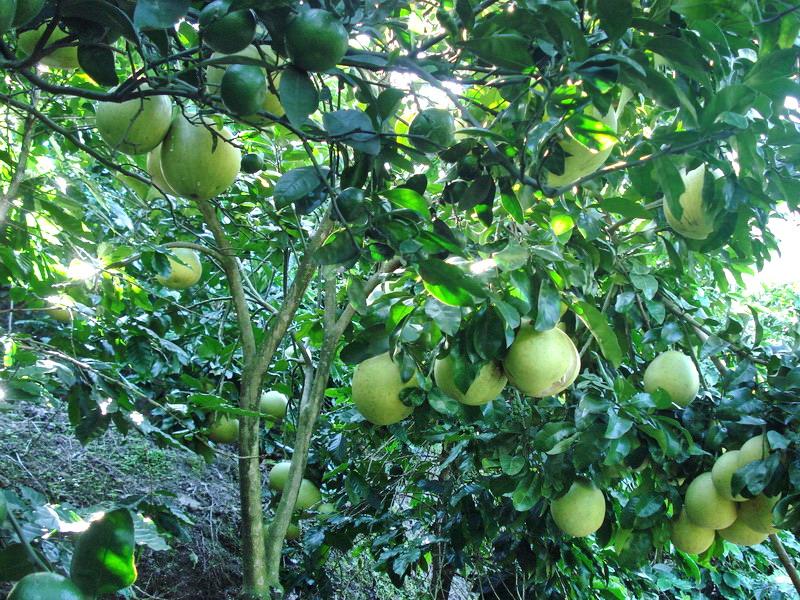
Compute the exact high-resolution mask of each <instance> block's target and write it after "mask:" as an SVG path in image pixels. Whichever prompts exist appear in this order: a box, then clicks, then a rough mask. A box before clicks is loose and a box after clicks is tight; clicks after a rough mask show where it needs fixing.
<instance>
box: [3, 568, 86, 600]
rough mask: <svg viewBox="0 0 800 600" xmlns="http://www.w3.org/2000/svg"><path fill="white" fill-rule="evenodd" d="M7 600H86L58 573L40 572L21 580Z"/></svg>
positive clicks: (76, 588) (73, 585) (72, 584)
mask: <svg viewBox="0 0 800 600" xmlns="http://www.w3.org/2000/svg"><path fill="white" fill-rule="evenodd" d="M7 600H86V598H85V596H84V595H83V594H82V593H81V591H80V590H79V589H78V587H77V586H76V585H75V584H74V583H72V581H71V580H69V579H67V578H66V577H63V576H61V575H59V574H57V573H50V572H47V571H40V572H39V573H31V574H30V575H26V576H25V577H23V578H22V579H20V580H19V581H18V582H17V584H16V585H15V586H14V587H13V588H12V589H11V593H10V594H9V595H8V598H7Z"/></svg>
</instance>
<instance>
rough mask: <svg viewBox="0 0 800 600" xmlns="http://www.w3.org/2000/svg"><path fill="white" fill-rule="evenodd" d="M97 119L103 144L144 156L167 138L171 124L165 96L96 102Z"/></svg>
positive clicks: (168, 100)
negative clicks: (117, 101)
mask: <svg viewBox="0 0 800 600" xmlns="http://www.w3.org/2000/svg"><path fill="white" fill-rule="evenodd" d="M142 89H147V88H146V87H142ZM96 119H97V130H98V131H99V132H100V135H101V136H102V138H103V140H104V141H105V142H106V144H108V145H109V146H111V147H112V148H114V149H115V150H119V151H120V152H124V153H125V154H144V153H145V152H150V150H152V149H153V148H155V147H156V146H158V145H159V144H160V143H161V141H162V140H163V139H164V136H166V135H167V131H168V130H169V126H170V123H171V122H172V102H171V101H170V99H169V97H168V96H146V97H145V98H135V99H133V100H127V101H126V102H119V103H116V102H99V103H98V104H97V110H96Z"/></svg>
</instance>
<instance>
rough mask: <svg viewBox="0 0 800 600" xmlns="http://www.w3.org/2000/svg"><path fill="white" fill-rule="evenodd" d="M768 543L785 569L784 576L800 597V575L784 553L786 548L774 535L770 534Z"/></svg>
mask: <svg viewBox="0 0 800 600" xmlns="http://www.w3.org/2000/svg"><path fill="white" fill-rule="evenodd" d="M769 541H770V543H771V544H772V549H773V550H775V554H777V555H778V558H779V559H780V561H781V563H782V564H783V568H784V569H786V574H787V575H788V576H789V579H791V580H792V583H793V584H794V589H795V590H797V593H798V595H800V575H799V574H798V573H797V569H796V568H795V566H794V563H793V562H792V559H791V558H790V557H789V555H788V554H787V553H786V548H784V547H783V544H782V543H781V540H780V538H778V536H777V535H775V534H774V533H773V534H770V536H769Z"/></svg>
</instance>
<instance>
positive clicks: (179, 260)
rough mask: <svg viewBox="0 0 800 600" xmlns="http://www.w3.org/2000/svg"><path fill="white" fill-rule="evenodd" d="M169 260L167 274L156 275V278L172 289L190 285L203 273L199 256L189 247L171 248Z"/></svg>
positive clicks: (198, 279)
mask: <svg viewBox="0 0 800 600" xmlns="http://www.w3.org/2000/svg"><path fill="white" fill-rule="evenodd" d="M170 251H171V253H172V256H170V257H168V260H169V275H167V276H166V277H165V276H164V275H161V274H159V275H156V280H157V281H158V282H159V283H160V284H161V285H164V286H166V287H168V288H172V289H173V290H183V289H186V288H188V287H192V286H193V285H194V284H195V283H197V282H198V281H200V277H202V275H203V265H202V264H201V263H200V256H199V255H198V254H197V252H195V251H194V250H192V249H190V248H172V249H171V250H170Z"/></svg>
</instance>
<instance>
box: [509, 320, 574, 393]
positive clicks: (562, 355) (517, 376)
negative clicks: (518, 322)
mask: <svg viewBox="0 0 800 600" xmlns="http://www.w3.org/2000/svg"><path fill="white" fill-rule="evenodd" d="M503 368H504V369H505V372H506V375H507V376H508V381H509V382H510V383H511V385H513V386H514V387H515V388H517V389H518V390H519V391H521V392H522V393H524V394H527V395H528V396H533V397H534V398H544V397H545V396H553V395H555V394H558V393H560V392H562V391H564V390H565V389H567V388H568V387H569V386H570V385H572V382H573V381H575V378H576V377H577V376H578V372H579V371H580V368H581V358H580V356H579V355H578V350H577V348H575V344H573V343H572V340H571V339H570V337H569V336H568V335H567V334H566V333H564V332H563V331H561V330H560V329H558V328H553V329H549V330H547V331H536V330H534V328H533V327H531V326H530V325H523V326H522V327H520V329H519V331H518V332H517V336H516V338H514V343H513V344H511V347H510V348H509V350H508V355H507V356H506V358H505V360H504V361H503Z"/></svg>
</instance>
